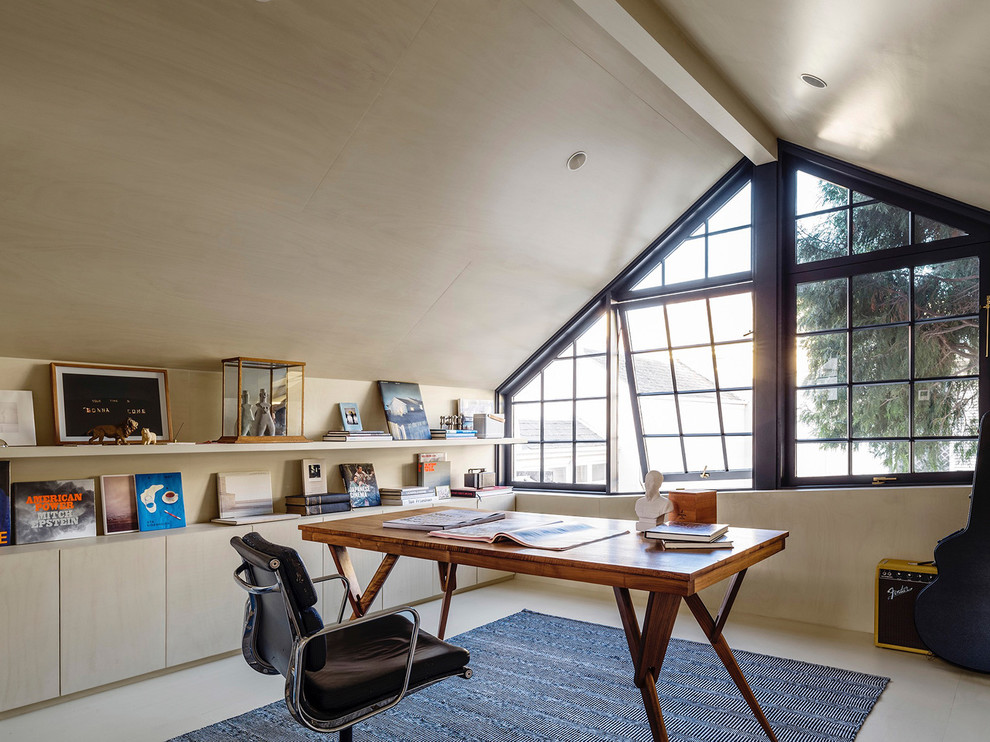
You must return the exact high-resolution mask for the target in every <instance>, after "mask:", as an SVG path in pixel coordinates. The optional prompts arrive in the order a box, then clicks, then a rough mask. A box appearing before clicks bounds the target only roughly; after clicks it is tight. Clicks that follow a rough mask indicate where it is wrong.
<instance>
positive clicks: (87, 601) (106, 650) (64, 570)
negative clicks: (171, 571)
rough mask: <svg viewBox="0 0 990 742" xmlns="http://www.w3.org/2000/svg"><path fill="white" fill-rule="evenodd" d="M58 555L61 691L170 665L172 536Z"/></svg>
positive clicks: (109, 542) (106, 542)
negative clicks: (168, 554)
mask: <svg viewBox="0 0 990 742" xmlns="http://www.w3.org/2000/svg"><path fill="white" fill-rule="evenodd" d="M114 538H115V537H107V538H105V539H100V543H97V544H94V545H92V546H79V547H76V546H73V547H71V548H66V549H63V550H61V551H60V552H59V571H60V578H59V584H60V588H61V597H62V600H61V611H60V615H61V632H60V634H61V644H62V663H61V670H62V695H66V694H68V693H75V692H76V691H80V690H86V689H88V688H95V687H97V686H100V685H105V684H106V683H113V682H115V681H117V680H123V679H124V678H130V677H134V676H135V675H141V674H143V673H146V672H152V671H154V670H161V669H162V668H164V667H165V539H164V538H162V537H161V536H160V535H159V534H153V535H150V536H147V537H141V536H118V537H116V538H120V539H123V540H121V541H114V540H113V539H114Z"/></svg>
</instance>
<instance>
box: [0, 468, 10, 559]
mask: <svg viewBox="0 0 990 742" xmlns="http://www.w3.org/2000/svg"><path fill="white" fill-rule="evenodd" d="M11 543H13V541H12V540H11V538H10V462H9V461H0V546H10V544H11Z"/></svg>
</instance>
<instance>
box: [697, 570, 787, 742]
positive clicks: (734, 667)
mask: <svg viewBox="0 0 990 742" xmlns="http://www.w3.org/2000/svg"><path fill="white" fill-rule="evenodd" d="M745 575H746V570H743V571H742V572H739V573H738V574H735V575H733V576H732V579H731V580H730V582H729V589H728V591H727V592H726V593H725V598H724V599H723V600H722V607H721V609H720V610H719V612H718V617H717V618H712V615H711V614H710V613H709V612H708V608H706V607H705V604H704V603H703V602H702V601H701V598H700V597H699V596H698V595H688V596H687V597H685V598H684V602H686V603H687V604H688V608H690V609H691V612H692V613H693V614H694V617H695V619H696V620H697V621H698V625H699V626H701V630H702V631H704V632H705V636H707V637H708V641H709V642H711V645H712V648H713V649H714V650H715V653H716V654H717V655H718V657H719V659H720V660H722V664H723V665H725V669H726V670H728V671H729V675H731V676H732V680H733V681H734V682H735V684H736V687H737V688H739V692H740V693H742V696H743V698H745V699H746V703H748V704H749V708H750V709H751V710H752V711H753V715H754V716H755V717H756V720H757V721H758V722H760V726H761V727H763V731H764V732H766V733H767V737H769V738H770V739H771V740H773V742H777V735H776V734H774V731H773V728H771V726H770V722H769V721H767V717H766V716H765V715H764V713H763V709H761V708H760V703H759V701H757V700H756V696H755V695H754V694H753V690H752V689H751V688H750V687H749V683H747V682H746V678H745V677H744V676H743V673H742V670H740V669H739V663H738V662H736V658H735V657H734V656H733V654H732V650H731V649H730V648H729V643H728V642H727V641H726V640H725V637H724V636H723V635H722V627H723V626H724V625H725V621H726V619H727V618H728V617H729V611H730V610H731V609H732V603H733V602H734V601H735V599H736V594H737V593H738V592H739V585H740V584H741V583H742V579H743V577H744V576H745Z"/></svg>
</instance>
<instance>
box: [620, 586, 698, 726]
mask: <svg viewBox="0 0 990 742" xmlns="http://www.w3.org/2000/svg"><path fill="white" fill-rule="evenodd" d="M613 590H614V592H615V602H616V603H617V604H618V606H619V616H620V617H621V618H622V627H623V628H624V629H625V632H626V642H628V644H629V654H630V655H632V661H633V667H634V670H635V674H634V676H633V677H634V681H635V683H636V687H638V688H639V692H640V693H641V694H642V696H643V705H644V706H645V707H646V718H647V719H648V720H649V722H650V731H651V732H652V733H653V739H654V742H667V729H666V728H665V727H664V723H663V712H662V711H661V709H660V699H659V698H658V697H657V675H658V674H659V673H660V667H661V666H662V665H663V658H664V655H666V653H667V645H668V644H669V643H670V635H671V633H672V632H673V630H674V621H675V620H676V619H677V607H678V606H679V605H680V602H681V599H680V598H679V597H678V596H676V595H670V594H668V593H650V597H649V601H648V602H647V604H646V616H645V617H644V618H643V630H642V632H640V628H639V622H638V621H637V619H636V608H635V606H633V604H632V598H630V597H629V590H628V589H627V588H624V587H616V588H613Z"/></svg>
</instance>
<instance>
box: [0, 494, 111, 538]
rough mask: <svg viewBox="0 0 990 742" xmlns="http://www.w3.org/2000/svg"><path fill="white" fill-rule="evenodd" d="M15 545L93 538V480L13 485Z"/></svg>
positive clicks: (94, 525) (94, 509) (94, 517)
mask: <svg viewBox="0 0 990 742" xmlns="http://www.w3.org/2000/svg"><path fill="white" fill-rule="evenodd" d="M11 499H12V500H13V509H14V516H13V519H12V520H13V521H14V523H13V525H14V543H15V544H39V543H42V542H44V541H61V540H63V539H69V538H85V537H87V536H95V535H96V481H95V480H93V479H58V480H51V481H44V482H17V483H15V484H14V486H13V496H12V498H11Z"/></svg>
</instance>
